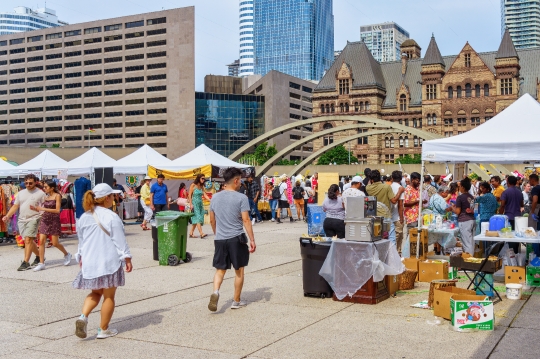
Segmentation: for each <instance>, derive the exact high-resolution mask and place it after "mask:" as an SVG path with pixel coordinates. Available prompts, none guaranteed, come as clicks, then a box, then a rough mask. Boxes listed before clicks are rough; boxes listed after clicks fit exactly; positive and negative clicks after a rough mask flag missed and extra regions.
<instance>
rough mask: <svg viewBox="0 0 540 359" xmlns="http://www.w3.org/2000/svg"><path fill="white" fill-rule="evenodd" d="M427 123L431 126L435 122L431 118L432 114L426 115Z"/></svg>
mask: <svg viewBox="0 0 540 359" xmlns="http://www.w3.org/2000/svg"><path fill="white" fill-rule="evenodd" d="M426 123H427V125H428V126H431V125H432V124H433V122H432V120H431V115H427V116H426Z"/></svg>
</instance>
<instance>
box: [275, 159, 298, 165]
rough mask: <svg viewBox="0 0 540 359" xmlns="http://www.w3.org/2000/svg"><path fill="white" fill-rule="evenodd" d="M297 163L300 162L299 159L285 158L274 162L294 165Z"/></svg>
mask: <svg viewBox="0 0 540 359" xmlns="http://www.w3.org/2000/svg"><path fill="white" fill-rule="evenodd" d="M299 163H300V160H294V161H291V160H288V159H286V158H282V159H281V160H279V162H278V163H276V166H296V165H297V164H299Z"/></svg>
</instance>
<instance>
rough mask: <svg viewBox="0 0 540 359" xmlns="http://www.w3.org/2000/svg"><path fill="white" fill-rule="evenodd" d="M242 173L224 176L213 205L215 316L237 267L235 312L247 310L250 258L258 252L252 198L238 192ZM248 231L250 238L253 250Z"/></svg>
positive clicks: (210, 306) (212, 301)
mask: <svg viewBox="0 0 540 359" xmlns="http://www.w3.org/2000/svg"><path fill="white" fill-rule="evenodd" d="M241 177H242V171H240V170H239V169H238V168H233V167H231V168H228V169H226V170H225V172H224V173H223V179H224V180H225V185H226V186H225V189H224V190H223V191H221V192H218V193H216V194H215V195H214V196H213V197H212V201H210V224H211V225H212V230H213V231H214V234H215V238H214V260H213V266H214V268H216V274H215V275H214V293H212V295H211V296H210V303H209V304H208V309H210V311H212V312H215V311H216V310H217V304H218V300H219V289H220V287H221V283H223V277H225V273H226V272H227V269H231V264H232V266H233V267H234V271H235V274H236V277H235V279H234V299H233V303H232V305H231V309H238V308H241V307H244V306H246V302H244V301H242V300H240V295H241V293H242V286H243V285H244V267H245V266H247V265H248V262H249V254H250V253H253V252H255V248H256V246H255V236H254V235H253V227H252V226H251V219H250V217H249V211H250V207H249V201H248V198H247V197H246V196H245V195H243V194H241V193H239V192H237V191H238V189H239V187H240V184H241V183H240V179H241ZM244 227H245V228H246V232H247V234H248V236H249V246H248V240H247V238H246V235H245V234H244Z"/></svg>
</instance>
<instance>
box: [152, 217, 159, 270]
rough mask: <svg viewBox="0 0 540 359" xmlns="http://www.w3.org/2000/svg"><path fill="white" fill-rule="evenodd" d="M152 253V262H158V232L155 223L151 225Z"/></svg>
mask: <svg viewBox="0 0 540 359" xmlns="http://www.w3.org/2000/svg"><path fill="white" fill-rule="evenodd" d="M152 251H153V252H154V260H155V261H159V252H158V230H157V227H156V224H155V223H153V224H152Z"/></svg>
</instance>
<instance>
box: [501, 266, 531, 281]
mask: <svg viewBox="0 0 540 359" xmlns="http://www.w3.org/2000/svg"><path fill="white" fill-rule="evenodd" d="M526 280H527V272H526V271H525V267H513V266H505V267H504V284H509V283H517V284H521V283H522V282H525V281H526Z"/></svg>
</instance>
